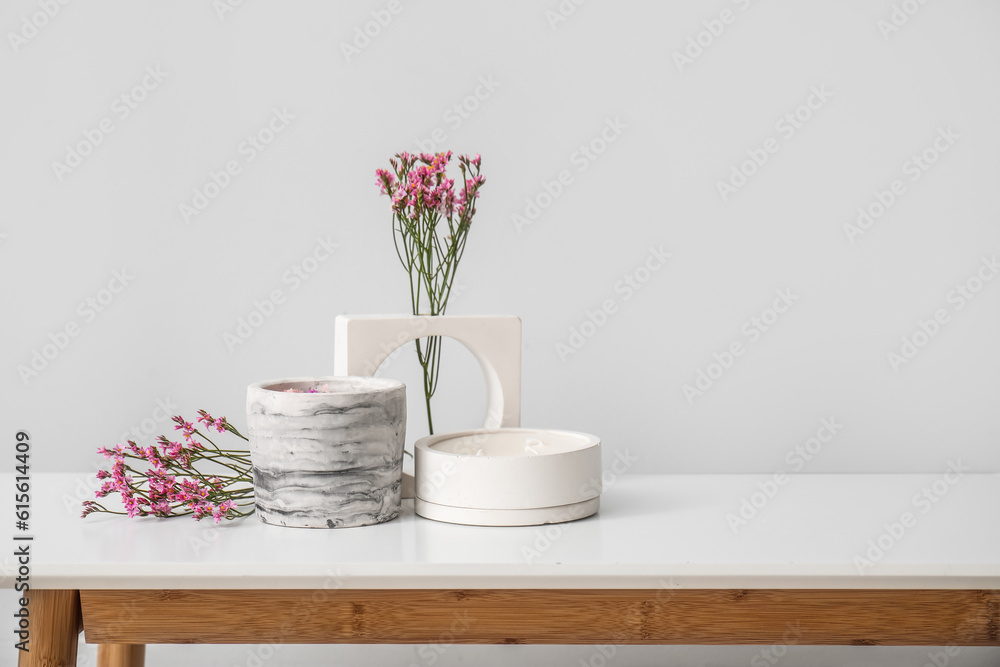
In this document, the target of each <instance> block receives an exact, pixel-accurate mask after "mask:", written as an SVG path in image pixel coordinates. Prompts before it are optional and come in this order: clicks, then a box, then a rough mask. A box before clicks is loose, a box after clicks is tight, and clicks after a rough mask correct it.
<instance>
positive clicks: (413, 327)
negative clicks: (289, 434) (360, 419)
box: [333, 315, 521, 429]
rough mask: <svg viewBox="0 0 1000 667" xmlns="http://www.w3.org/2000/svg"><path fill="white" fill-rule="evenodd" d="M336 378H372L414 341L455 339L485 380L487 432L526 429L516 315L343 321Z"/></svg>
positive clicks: (371, 317) (337, 342)
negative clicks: (523, 417)
mask: <svg viewBox="0 0 1000 667" xmlns="http://www.w3.org/2000/svg"><path fill="white" fill-rule="evenodd" d="M335 334H336V339H335V342H334V360H333V369H334V371H333V373H334V375H359V376H372V375H375V371H377V370H378V367H379V366H380V365H381V364H382V362H383V361H385V359H386V357H388V356H389V355H390V354H392V353H393V352H395V351H396V350H397V349H398V348H400V347H402V346H403V345H406V344H407V343H409V342H410V341H412V340H416V339H418V338H426V337H428V336H446V337H448V338H454V339H455V340H457V341H458V342H459V343H461V344H462V345H464V346H465V347H466V348H468V350H469V351H470V352H471V353H472V355H473V356H474V357H475V358H476V360H477V361H478V362H479V366H480V368H482V369H483V375H484V376H485V378H486V418H485V421H484V423H483V426H484V427H485V428H488V429H495V428H515V427H518V426H520V425H521V318H519V317H515V316H513V315H433V316H431V315H338V316H337V320H336V327H335Z"/></svg>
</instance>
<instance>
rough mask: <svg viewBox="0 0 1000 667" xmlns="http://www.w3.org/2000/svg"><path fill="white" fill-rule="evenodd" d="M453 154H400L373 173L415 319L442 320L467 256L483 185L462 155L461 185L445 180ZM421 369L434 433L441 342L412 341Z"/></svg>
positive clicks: (470, 159)
mask: <svg viewBox="0 0 1000 667" xmlns="http://www.w3.org/2000/svg"><path fill="white" fill-rule="evenodd" d="M451 158H452V152H451V151H448V152H446V153H433V154H432V153H421V154H420V155H411V154H410V153H407V152H402V153H398V154H397V155H396V157H394V158H393V159H391V160H389V164H390V166H391V167H392V171H389V170H388V169H377V170H376V171H375V175H376V177H377V185H378V186H379V187H380V188H381V190H382V194H384V195H388V196H389V197H391V198H392V221H393V227H392V232H393V241H394V242H395V244H396V254H397V256H398V257H399V261H400V262H401V263H402V264H403V267H404V268H406V270H407V271H408V272H409V274H410V305H411V306H412V310H413V314H414V315H444V314H445V310H446V309H447V307H448V297H449V296H450V295H451V288H452V285H453V284H454V282H455V273H456V271H457V270H458V263H459V262H460V261H461V259H462V254H463V253H464V252H465V241H466V239H467V238H468V235H469V227H470V226H471V225H472V218H473V216H475V214H476V199H477V198H478V197H479V190H480V188H482V186H483V184H484V183H485V182H486V179H484V178H483V177H482V176H481V175H480V174H479V168H480V164H481V162H482V158H481V157H480V156H479V155H478V154H477V155H474V156H473V155H460V156H459V157H458V168H459V171H460V172H461V182H460V183H458V186H457V188H456V182H455V179H453V178H448V174H447V168H448V163H449V162H451ZM414 343H415V345H416V347H417V360H418V361H419V362H420V367H421V368H422V369H423V376H424V399H425V402H426V406H427V429H428V431H429V432H430V433H432V434H433V433H434V420H433V419H432V417H431V397H432V396H433V395H434V392H435V391H436V390H437V380H438V377H439V373H438V371H439V369H440V367H441V338H440V337H439V336H431V337H428V338H427V339H425V340H421V339H419V338H418V339H417V340H416V341H414Z"/></svg>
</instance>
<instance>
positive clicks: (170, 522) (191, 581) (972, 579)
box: [0, 474, 1000, 589]
mask: <svg viewBox="0 0 1000 667" xmlns="http://www.w3.org/2000/svg"><path fill="white" fill-rule="evenodd" d="M91 478H92V475H90V474H36V475H34V476H33V478H32V494H31V495H32V508H31V512H32V517H31V522H30V530H29V531H28V532H27V533H21V532H19V531H15V530H14V517H13V514H14V512H13V507H11V511H9V512H7V513H6V514H5V516H7V517H9V521H10V524H9V529H8V531H9V532H8V534H9V535H12V534H17V535H33V536H34V540H33V541H32V542H30V544H31V547H30V552H31V586H32V587H33V588H74V589H129V588H132V589H171V588H187V589H212V588H232V589H240V588H324V587H325V588H352V589H365V588H377V589H389V588H449V589H451V588H668V589H669V588H844V589H852V588H868V589H872V588H937V589H961V588H968V589H1000V522H998V521H997V511H998V509H1000V474H979V475H973V474H965V475H964V476H963V477H961V478H959V479H958V480H957V481H956V483H955V484H954V485H952V486H947V485H946V483H945V482H942V481H941V480H942V479H943V478H942V476H941V475H798V476H794V475H793V476H790V477H789V479H788V480H787V483H785V484H784V485H783V486H781V487H778V492H777V494H775V495H774V497H773V498H771V499H769V500H768V501H767V503H766V504H765V505H763V507H762V508H761V509H759V510H758V512H757V515H756V516H755V517H753V518H752V519H750V520H749V521H748V523H747V524H746V525H743V526H741V527H739V529H738V530H737V531H736V532H734V530H733V529H732V528H731V526H730V524H729V523H728V522H727V515H728V514H730V513H732V514H733V515H738V512H739V509H740V504H741V500H742V499H743V498H747V499H748V500H750V499H751V498H750V497H751V494H753V493H754V492H756V491H758V487H757V483H758V482H764V481H765V480H767V479H769V478H770V476H763V475H760V476H757V475H624V476H621V477H619V478H617V479H615V480H613V481H612V482H611V483H610V484H608V485H607V486H606V488H605V492H604V495H603V496H602V505H601V510H600V512H599V513H598V514H597V515H596V516H593V517H590V518H588V519H583V520H581V521H576V522H573V523H566V524H555V525H548V526H532V527H523V528H484V527H473V526H459V525H451V524H445V523H438V522H434V521H429V520H426V519H423V518H421V517H418V516H416V515H415V514H414V513H413V503H412V501H404V504H403V512H402V515H401V516H400V517H399V518H397V519H395V520H393V521H390V522H388V523H385V524H381V525H378V526H370V527H364V528H347V529H336V530H323V529H299V528H281V527H276V526H268V525H265V524H262V523H260V522H259V521H258V520H257V519H256V518H255V517H252V516H251V517H247V518H245V519H241V520H238V521H232V522H225V521H224V522H223V523H222V524H220V525H219V526H215V524H214V523H211V522H210V521H202V522H200V523H198V522H195V521H194V520H193V519H191V518H190V517H183V518H176V519H155V518H142V519H127V518H125V517H119V516H109V515H102V514H95V515H91V516H90V517H87V518H86V519H81V518H80V517H79V513H80V507H79V500H80V499H83V498H87V497H92V493H90V492H89V490H88V487H87V486H86V485H87V483H88V482H89V480H90V479H91ZM936 481H937V482H939V483H938V486H937V488H938V489H939V490H940V489H942V488H945V487H942V484H945V485H946V488H947V492H946V495H944V496H943V497H939V496H937V495H934V498H936V499H937V502H934V503H932V502H931V500H930V499H928V500H919V499H918V500H917V501H915V498H914V496H915V495H916V494H919V493H920V492H921V489H922V488H924V487H926V488H928V489H931V494H932V495H933V485H934V483H935V482H936ZM0 485H2V486H0V488H5V489H8V490H9V491H10V492H9V493H6V494H5V496H7V497H8V501H7V502H9V503H10V504H11V505H13V495H14V494H13V478H12V475H0ZM85 494H86V495H85ZM762 498H763V496H757V497H756V498H755V500H757V501H758V503H759V502H760V500H761V499H762ZM907 511H908V512H910V513H911V514H912V515H913V517H914V521H913V522H911V525H910V526H909V527H903V526H900V527H901V528H902V533H901V534H900V536H899V537H898V539H897V538H895V537H893V536H892V535H891V532H890V531H888V530H887V528H886V527H885V524H892V523H894V522H899V521H900V517H901V515H902V514H903V513H904V512H907ZM896 532H897V534H899V531H898V530H897V531H896ZM880 536H882V537H881V541H882V543H883V545H889V549H888V550H887V551H886V552H885V553H884V555H883V556H882V557H881V558H877V557H876V560H877V562H875V561H874V560H873V562H872V565H871V566H867V565H864V564H861V565H859V564H858V563H856V562H855V560H854V559H855V557H856V556H859V557H862V558H867V557H868V556H866V552H867V551H868V550H869V547H870V545H869V540H873V541H874V542H876V543H877V542H878V541H879V539H880ZM7 539H10V537H8V538H7ZM11 543H12V544H15V545H18V544H25V543H26V542H13V541H12V542H11ZM13 550H14V549H13V548H9V549H5V550H4V551H5V552H7V555H6V556H5V557H4V559H3V563H2V568H0V586H3V587H5V588H10V587H11V586H13V583H14V577H15V576H16V575H17V565H16V563H15V561H14V558H13V556H12V555H11V553H12V552H13ZM873 553H874V552H873Z"/></svg>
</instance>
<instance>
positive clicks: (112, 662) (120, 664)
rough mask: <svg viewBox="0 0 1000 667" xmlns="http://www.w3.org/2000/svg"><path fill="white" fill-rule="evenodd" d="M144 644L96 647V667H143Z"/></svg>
mask: <svg viewBox="0 0 1000 667" xmlns="http://www.w3.org/2000/svg"><path fill="white" fill-rule="evenodd" d="M145 662H146V645H145V644H101V645H99V646H98V647H97V667H143V664H144V663H145Z"/></svg>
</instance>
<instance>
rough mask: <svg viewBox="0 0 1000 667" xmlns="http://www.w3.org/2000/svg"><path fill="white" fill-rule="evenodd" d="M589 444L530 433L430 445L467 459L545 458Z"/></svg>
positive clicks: (473, 437)
mask: <svg viewBox="0 0 1000 667" xmlns="http://www.w3.org/2000/svg"><path fill="white" fill-rule="evenodd" d="M588 444H589V443H588V442H587V441H586V440H583V439H581V438H576V437H573V436H571V435H567V434H565V433H553V432H551V431H530V432H527V433H525V432H518V433H503V432H499V431H498V432H495V433H480V434H477V435H466V436H461V437H458V438H449V439H447V440H442V441H441V442H438V443H435V444H434V445H431V447H432V448H433V449H435V450H437V451H439V452H448V453H451V454H461V455H465V456H544V455H546V454H562V453H564V452H572V451H575V450H578V449H583V448H584V447H586V446H587V445H588Z"/></svg>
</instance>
